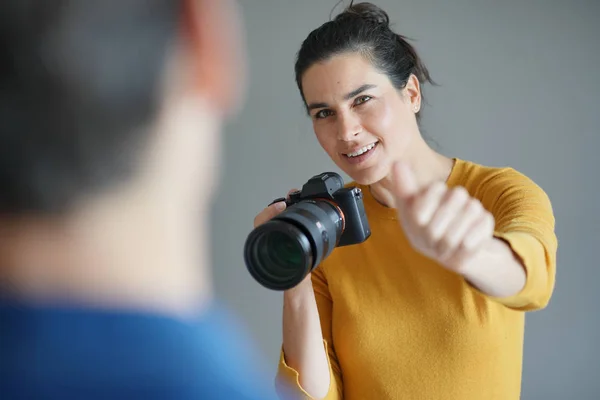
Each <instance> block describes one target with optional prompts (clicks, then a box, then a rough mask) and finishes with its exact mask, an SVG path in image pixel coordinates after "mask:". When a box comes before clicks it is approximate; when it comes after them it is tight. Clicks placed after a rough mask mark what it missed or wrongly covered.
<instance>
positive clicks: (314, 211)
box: [244, 200, 343, 290]
mask: <svg viewBox="0 0 600 400" xmlns="http://www.w3.org/2000/svg"><path fill="white" fill-rule="evenodd" d="M342 229H343V216H342V215H341V212H340V211H339V209H338V208H337V207H336V206H335V205H333V204H331V203H330V202H329V201H325V200H303V201H300V202H299V203H297V204H295V205H293V206H290V207H289V208H288V209H286V210H285V211H284V212H282V213H281V214H279V215H278V216H276V217H275V218H273V219H271V220H270V221H268V222H266V223H264V224H262V225H260V226H258V227H257V228H256V229H254V230H253V231H252V232H250V234H249V235H248V238H247V239H246V244H245V246H244V260H245V262H246V267H247V268H248V271H249V272H250V274H251V275H252V276H253V277H254V279H256V281H258V282H259V283H260V284H261V285H263V286H265V287H266V288H268V289H273V290H287V289H290V288H292V287H294V286H296V285H297V284H299V283H300V282H302V280H303V279H304V278H305V277H306V275H307V274H308V273H310V272H311V271H312V270H313V268H315V267H316V266H317V265H319V263H320V262H321V261H322V260H324V259H325V258H326V257H327V256H328V255H329V254H330V253H331V251H332V250H333V249H334V248H335V246H336V245H337V243H338V241H339V239H340V236H341V234H342Z"/></svg>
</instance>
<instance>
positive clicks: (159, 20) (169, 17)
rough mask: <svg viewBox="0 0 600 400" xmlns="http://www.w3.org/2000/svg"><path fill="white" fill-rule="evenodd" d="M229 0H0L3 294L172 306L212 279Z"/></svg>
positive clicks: (240, 82) (229, 70)
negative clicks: (212, 214)
mask: <svg viewBox="0 0 600 400" xmlns="http://www.w3.org/2000/svg"><path fill="white" fill-rule="evenodd" d="M236 11H237V10H236V9H235V5H234V4H233V1H231V2H230V1H228V0H218V1H217V0H181V1H176V0H126V1H111V0H85V1H67V0H44V1H38V0H5V1H2V2H0V121H1V122H0V292H2V291H3V289H6V288H8V289H7V290H9V291H15V292H16V293H17V294H21V295H24V296H25V297H29V298H30V297H32V296H34V297H35V296H38V297H41V298H48V297H51V298H56V297H57V296H59V297H61V296H62V297H67V298H69V299H79V301H81V300H84V301H92V302H103V303H106V302H109V303H111V304H114V305H118V306H121V305H123V304H128V305H133V306H136V307H137V306H139V305H141V306H143V307H147V306H150V307H159V308H160V307H162V308H164V307H165V306H166V307H167V308H169V309H173V308H177V309H181V308H182V307H186V306H189V305H190V304H192V303H194V302H196V303H197V300H198V298H199V297H202V296H204V295H205V294H206V293H207V291H209V290H210V289H209V286H210V279H209V277H208V275H207V274H208V268H207V265H206V264H205V261H207V259H208V255H207V254H206V253H208V251H209V245H208V244H207V243H206V242H207V240H206V239H207V236H208V235H207V233H206V226H207V223H208V209H209V205H210V203H211V200H212V198H213V196H214V194H215V189H216V187H215V186H216V185H215V184H216V182H217V179H218V168H219V159H220V148H219V143H220V140H219V136H220V132H221V124H222V122H223V120H224V119H225V117H226V116H227V114H229V113H231V112H233V111H234V110H235V108H236V107H237V106H238V105H239V104H238V102H239V101H240V100H241V95H242V94H243V93H242V90H241V89H240V88H243V87H244V84H245V80H244V78H245V69H244V68H245V61H246V60H245V53H244V49H243V46H241V44H242V43H241V35H240V28H241V26H240V24H241V21H240V20H239V15H238V14H237V12H236ZM4 291H5V292H6V290H4Z"/></svg>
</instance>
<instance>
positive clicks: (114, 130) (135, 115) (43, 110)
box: [0, 0, 181, 214]
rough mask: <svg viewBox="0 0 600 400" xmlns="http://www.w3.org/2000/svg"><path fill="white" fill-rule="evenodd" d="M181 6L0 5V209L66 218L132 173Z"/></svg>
mask: <svg viewBox="0 0 600 400" xmlns="http://www.w3.org/2000/svg"><path fill="white" fill-rule="evenodd" d="M180 3H181V2H178V1H172V0H127V1H121V2H117V1H111V0H85V1H65V0H44V1H39V0H3V1H2V2H0V121H1V122H0V213H3V214H4V213H26V212H62V211H65V210H66V209H68V208H69V207H70V206H71V205H72V204H73V203H74V202H75V201H76V200H78V199H79V198H80V197H81V196H82V195H88V194H90V193H89V192H90V191H93V190H98V189H102V188H104V187H106V186H107V185H112V184H115V183H116V182H117V181H118V180H121V179H124V178H125V177H127V176H128V174H130V173H131V172H132V170H133V166H134V165H135V159H136V155H137V154H138V152H139V149H140V148H143V147H144V145H145V144H146V142H147V141H148V140H147V139H148V138H149V134H150V133H149V130H148V129H145V128H146V126H147V125H149V124H150V122H151V120H152V119H153V116H154V114H155V111H156V108H157V103H158V96H157V94H158V90H159V84H160V80H161V76H162V71H163V67H164V65H165V62H166V56H167V51H168V48H169V45H170V44H171V42H172V41H173V40H174V38H175V37H176V33H177V29H178V25H179V18H180V17H181V11H180V8H181V5H180Z"/></svg>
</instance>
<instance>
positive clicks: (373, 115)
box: [362, 102, 398, 141]
mask: <svg viewBox="0 0 600 400" xmlns="http://www.w3.org/2000/svg"><path fill="white" fill-rule="evenodd" d="M365 111H366V112H365V114H364V115H363V118H362V120H363V126H364V127H365V128H366V129H367V131H368V132H369V133H371V134H373V135H375V136H377V137H378V138H379V139H382V140H383V141H388V140H390V139H392V138H393V136H394V132H395V131H397V128H398V125H397V121H396V118H395V114H396V113H397V112H398V110H397V109H394V108H393V107H391V106H390V105H389V104H387V103H383V102H382V103H379V104H376V105H374V106H372V107H370V109H369V110H365Z"/></svg>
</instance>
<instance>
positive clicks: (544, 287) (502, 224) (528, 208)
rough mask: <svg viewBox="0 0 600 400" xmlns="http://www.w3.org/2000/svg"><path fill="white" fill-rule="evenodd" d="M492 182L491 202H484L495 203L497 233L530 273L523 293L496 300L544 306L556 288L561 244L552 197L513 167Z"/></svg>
mask: <svg viewBox="0 0 600 400" xmlns="http://www.w3.org/2000/svg"><path fill="white" fill-rule="evenodd" d="M488 184H489V187H488V189H487V190H486V192H487V193H486V197H487V199H488V201H485V198H484V201H483V204H484V206H487V205H488V204H490V205H491V207H490V208H491V209H490V212H491V213H492V214H493V215H494V218H495V220H496V226H495V232H494V236H495V237H496V238H498V239H501V240H503V241H505V242H506V243H507V244H508V245H509V246H510V248H511V249H512V251H513V252H514V253H515V255H516V256H517V257H518V258H519V259H520V260H521V262H522V264H523V266H524V268H525V272H526V283H525V286H524V287H523V289H522V290H521V291H520V292H519V293H517V294H515V295H513V296H510V297H505V298H494V300H496V301H498V302H500V303H502V304H504V305H506V306H507V307H510V308H513V309H515V310H521V311H531V310H539V309H542V308H544V307H546V305H547V304H548V302H549V301H550V297H551V295H552V292H553V290H554V281H555V274H556V252H557V247H558V241H557V238H556V234H555V231H554V227H555V220H554V214H553V211H552V205H551V203H550V199H549V198H548V196H547V195H546V193H545V192H544V191H543V190H542V189H541V188H540V187H539V186H538V185H536V184H535V183H534V182H533V181H532V180H530V179H529V178H527V177H526V176H524V175H522V174H520V173H519V172H517V171H515V170H513V169H507V170H504V172H503V173H501V174H498V175H496V176H495V177H493V178H492V179H490V181H489V182H488ZM486 203H488V204H486Z"/></svg>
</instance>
